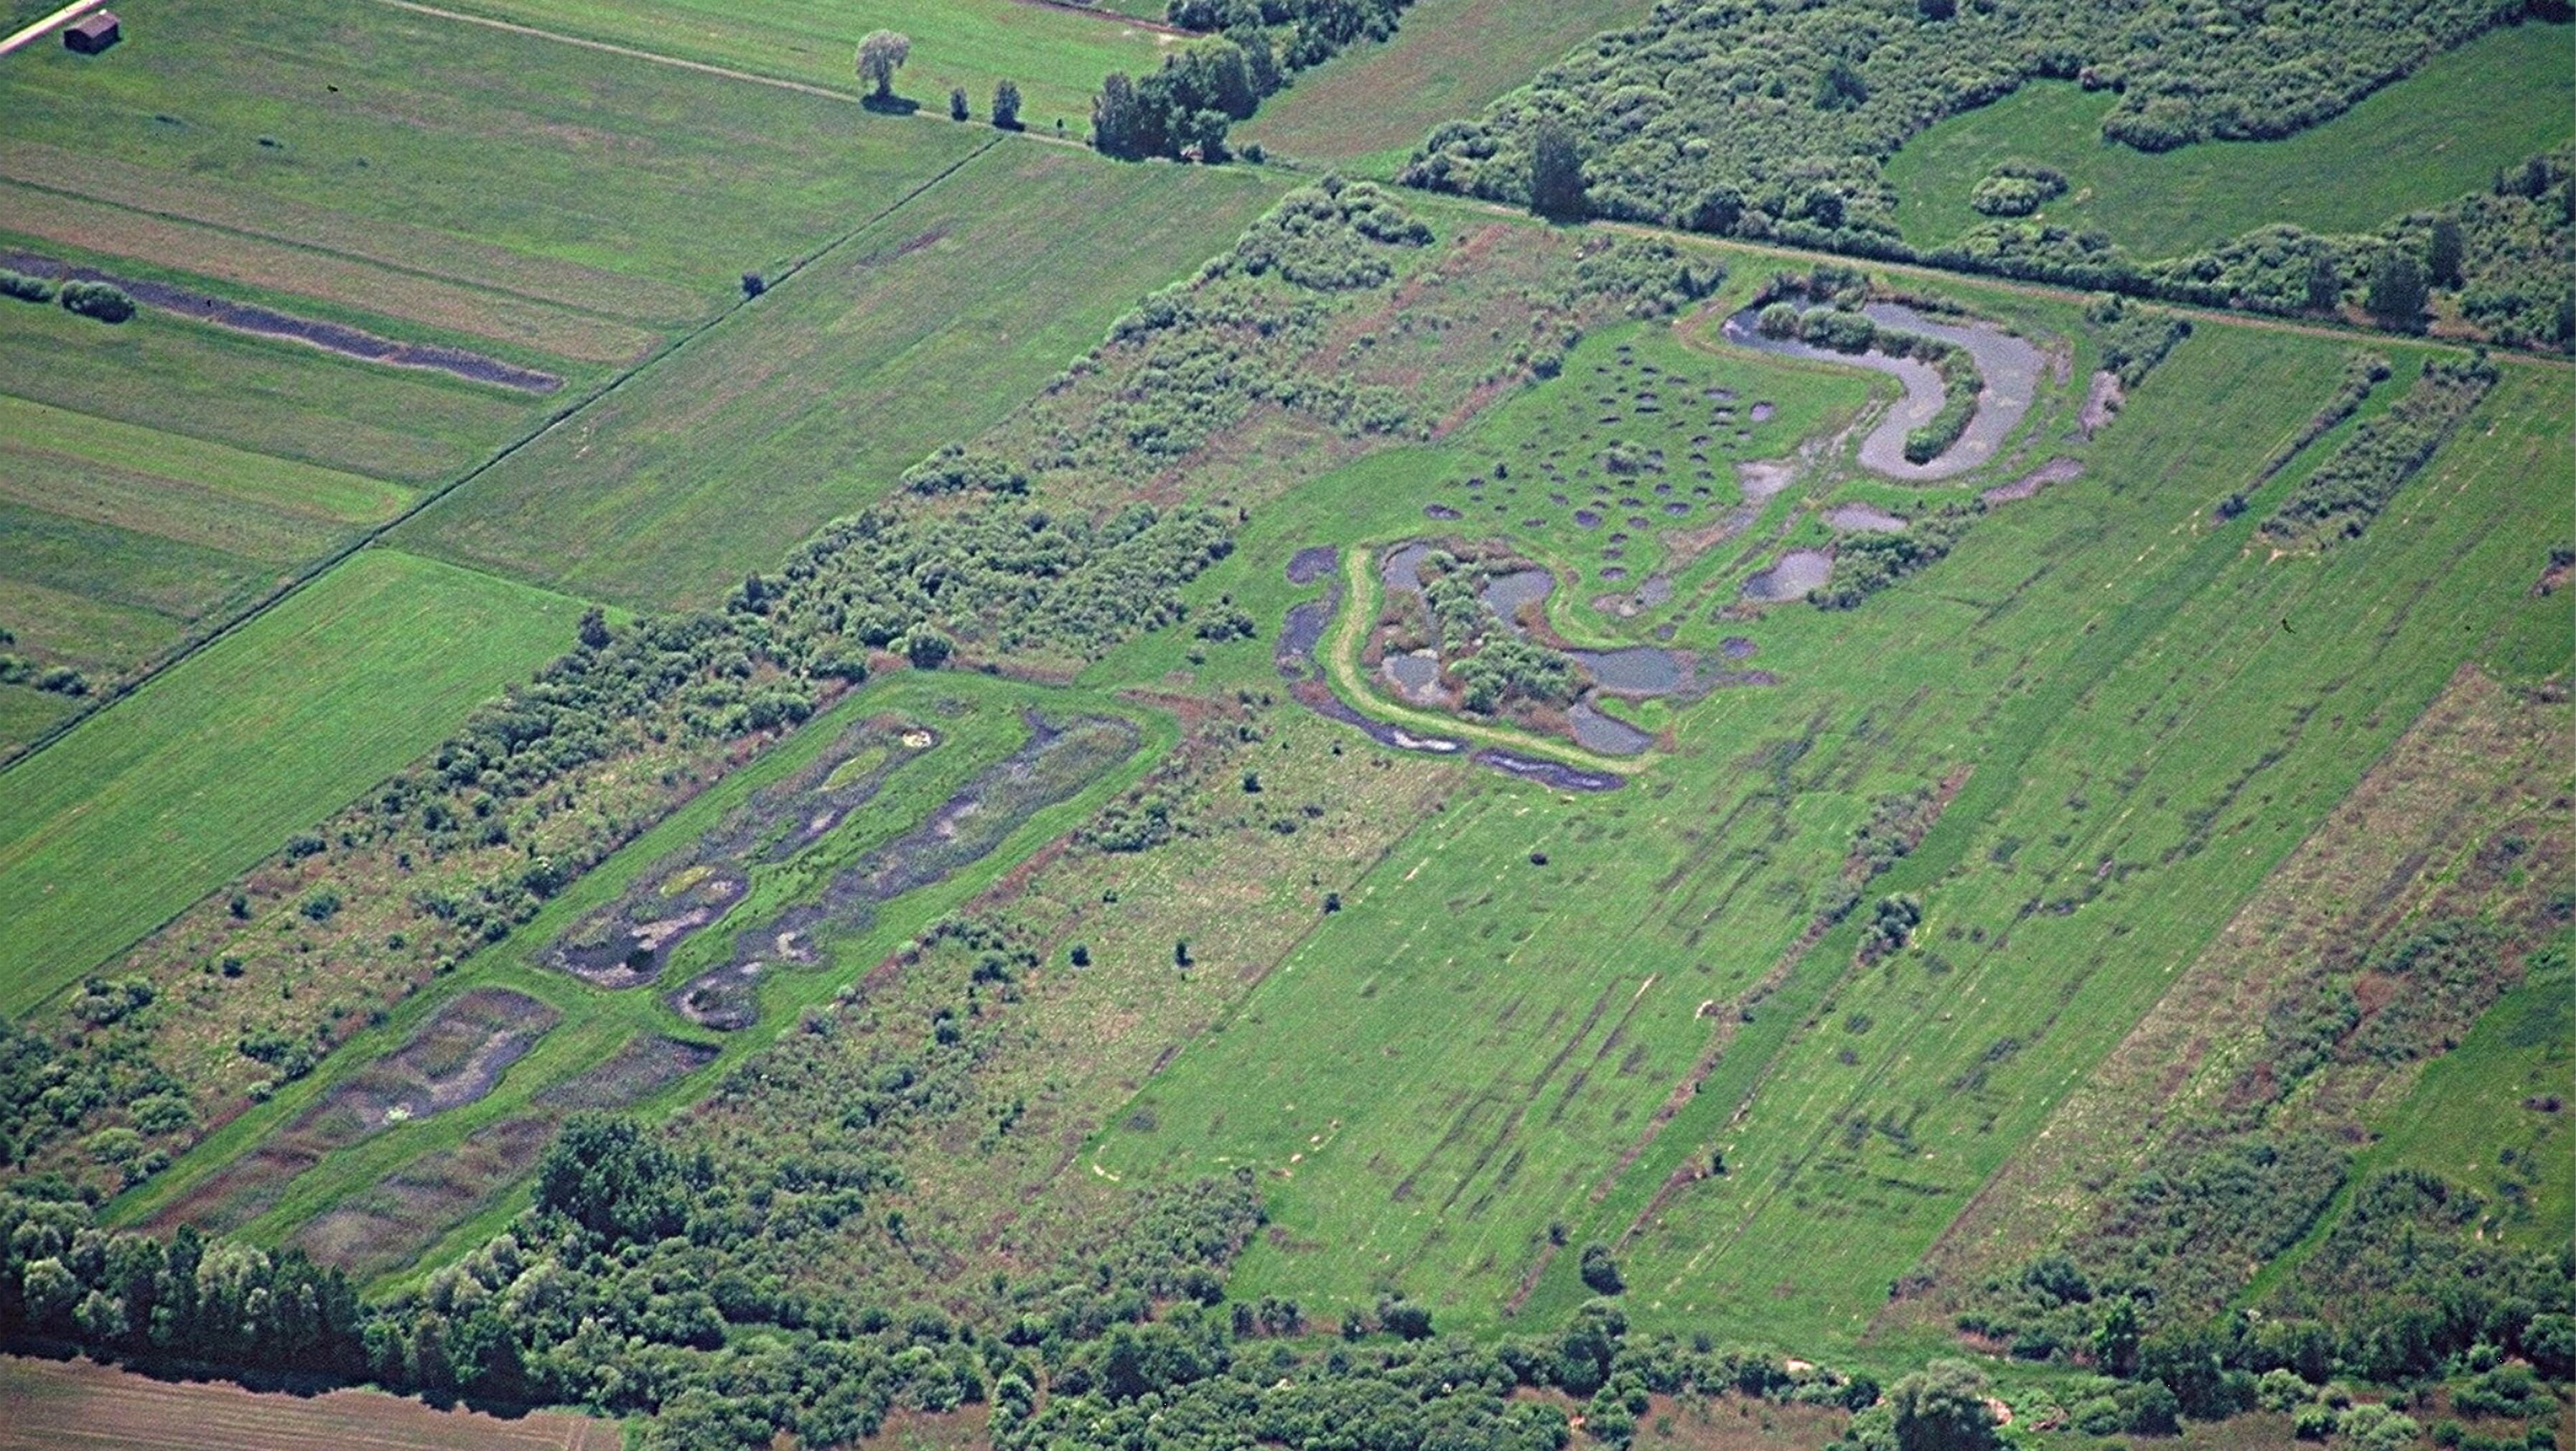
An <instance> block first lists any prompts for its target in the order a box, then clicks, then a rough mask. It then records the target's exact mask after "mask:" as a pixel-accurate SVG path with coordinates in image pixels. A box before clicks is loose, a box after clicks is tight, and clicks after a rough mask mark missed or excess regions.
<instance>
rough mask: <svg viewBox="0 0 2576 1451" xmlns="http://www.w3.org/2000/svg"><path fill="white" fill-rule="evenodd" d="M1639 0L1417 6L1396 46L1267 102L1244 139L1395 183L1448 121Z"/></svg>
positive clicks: (1519, 81) (1425, 1) (1632, 9)
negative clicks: (1419, 147) (1411, 156)
mask: <svg viewBox="0 0 2576 1451" xmlns="http://www.w3.org/2000/svg"><path fill="white" fill-rule="evenodd" d="M1647 8H1648V7H1646V6H1644V5H1640V4H1638V3H1637V0H1576V3H1573V4H1551V3H1546V0H1536V3H1533V0H1421V3H1419V4H1416V5H1413V6H1410V7H1408V8H1407V9H1406V10H1405V12H1404V21H1403V24H1402V25H1401V26H1400V27H1399V28H1398V29H1397V31H1396V33H1395V36H1394V38H1393V39H1391V40H1388V41H1385V42H1383V43H1379V44H1362V45H1358V46H1354V47H1352V48H1351V49H1350V50H1348V51H1345V52H1344V53H1342V54H1341V55H1339V56H1337V57H1335V58H1334V60H1333V63H1332V64H1330V65H1328V66H1325V67H1324V68H1323V69H1321V70H1318V71H1314V72H1311V73H1309V74H1307V75H1303V76H1300V77H1298V78H1297V82H1296V84H1295V85H1293V86H1291V87H1289V88H1288V90H1287V91H1285V92H1283V93H1282V94H1280V95H1277V96H1274V97H1272V98H1271V99H1270V100H1268V101H1267V102H1264V103H1263V105H1262V107H1261V112H1260V114H1259V115H1258V116H1255V117H1254V118H1253V119H1252V121H1251V122H1249V123H1247V124H1246V125H1245V126H1244V127H1243V129H1242V132H1241V136H1242V139H1243V140H1244V141H1248V142H1256V141H1257V142H1259V143H1260V144H1261V145H1262V146H1263V147H1265V148H1267V149H1268V150H1269V151H1271V152H1272V153H1274V154H1276V155H1278V156H1281V157H1286V158H1291V159H1294V160H1298V161H1312V162H1323V163H1330V164H1332V165H1335V166H1337V167H1339V168H1341V169H1342V170H1343V171H1344V172H1346V173H1348V174H1351V175H1355V176H1392V175H1394V173H1395V170H1396V168H1397V167H1399V166H1401V165H1403V163H1404V158H1405V156H1406V155H1407V154H1408V153H1410V152H1411V151H1412V149H1413V147H1414V145H1415V143H1417V142H1419V141H1421V140H1422V138H1423V137H1424V136H1425V135H1427V134H1429V133H1430V131H1431V130H1432V129H1433V128H1434V127H1437V126H1438V125H1439V124H1440V123H1441V122H1443V121H1453V120H1458V119H1460V118H1463V117H1468V116H1473V115H1476V114H1477V113H1479V112H1481V111H1483V110H1484V109H1485V107H1486V105H1487V104H1488V103H1490V102H1492V101H1493V100H1494V99H1495V98H1496V97H1499V96H1501V95H1504V94H1505V93H1507V92H1510V91H1513V90H1517V89H1519V88H1520V87H1522V86H1525V85H1527V84H1529V79H1530V77H1531V76H1533V75H1535V74H1537V73H1538V72H1539V71H1541V70H1544V69H1546V68H1547V67H1548V66H1550V65H1552V64H1554V63H1555V62H1556V61H1557V60H1558V59H1559V58H1560V57H1562V56H1564V54H1565V53H1566V52H1567V51H1570V50H1573V49H1575V48H1576V47H1578V46H1580V45H1582V44H1583V43H1584V42H1586V41H1588V40H1590V39H1591V38H1592V37H1593V36H1594V35H1595V34H1597V33H1599V32H1601V31H1604V30H1615V29H1618V28H1619V27H1621V26H1623V25H1626V24H1628V23H1630V22H1631V21H1634V20H1637V19H1640V18H1642V17H1643V16H1644V14H1645V12H1646V10H1647Z"/></svg>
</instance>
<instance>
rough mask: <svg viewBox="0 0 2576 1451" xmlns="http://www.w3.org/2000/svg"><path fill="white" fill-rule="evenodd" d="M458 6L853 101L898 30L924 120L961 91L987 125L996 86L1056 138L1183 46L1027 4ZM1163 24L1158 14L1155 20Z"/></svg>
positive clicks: (785, 1) (917, 0) (591, 2)
mask: <svg viewBox="0 0 2576 1451" xmlns="http://www.w3.org/2000/svg"><path fill="white" fill-rule="evenodd" d="M454 8H456V9H459V10H466V11H473V12H476V13H479V14H487V15H493V16H498V17H501V18H504V19H508V20H512V21H517V22H520V23H522V24H526V25H532V26H537V27H541V28H543V29H546V30H552V31H560V32H562V33H564V34H568V35H579V36H583V37H585V38H588V39H593V40H603V41H609V42H613V43H616V44H620V45H629V46H634V47H636V48H638V49H642V50H649V51H652V52H655V53H657V54H664V55H671V56H677V57H681V58H684V59H688V60H694V61H700V62H705V63H711V64H715V65H721V66H730V67H735V68H738V69H741V70H746V71H753V72H757V73H759V74H762V75H771V76H779V77H782V78H785V79H789V80H795V81H799V82H802V83H804V84H807V85H814V86H824V87H829V88H831V89H834V90H839V91H844V92H847V93H849V94H850V95H851V96H853V97H855V96H857V95H859V94H861V92H862V91H863V89H864V87H863V86H862V85H861V83H860V82H859V79H858V77H857V75H856V74H855V66H854V63H853V62H854V57H855V52H856V50H857V47H858V41H859V37H860V36H862V35H865V34H867V33H868V32H870V31H872V30H879V29H885V30H893V31H897V32H900V33H901V34H903V35H905V36H907V37H909V38H910V39H911V41H912V56H911V59H909V60H908V61H906V62H905V63H904V67H903V69H902V71H901V72H900V73H898V75H897V76H896V78H895V93H896V94H897V95H898V96H902V97H904V98H906V99H908V100H911V101H914V102H916V103H918V104H919V105H920V106H921V108H922V110H923V112H924V113H926V114H933V115H938V116H941V117H945V116H946V115H947V114H948V89H949V87H951V86H963V87H965V88H966V94H967V97H968V99H969V101H970V102H971V103H972V104H973V106H974V110H975V114H976V116H977V117H979V118H981V117H983V116H985V115H987V114H988V112H989V108H990V106H991V105H992V100H993V86H994V84H995V83H996V82H998V81H1003V80H1010V81H1013V82H1016V83H1017V84H1018V85H1019V88H1020V97H1021V112H1020V115H1021V119H1022V121H1023V122H1024V123H1025V124H1027V125H1028V126H1029V127H1030V128H1031V129H1045V130H1049V131H1052V130H1053V129H1054V128H1055V124H1056V123H1057V122H1058V121H1062V122H1063V123H1064V129H1065V130H1066V132H1067V133H1069V134H1071V135H1073V136H1075V137H1077V138H1078V137H1080V136H1082V135H1083V134H1084V133H1085V131H1086V130H1087V129H1088V127H1089V126H1090V124H1091V96H1092V93H1093V92H1094V91H1097V90H1099V89H1100V78H1101V77H1102V76H1104V75H1107V74H1108V73H1109V72H1111V71H1125V72H1127V73H1128V74H1130V75H1138V74H1142V73H1143V72H1145V71H1149V70H1152V69H1153V68H1154V67H1155V66H1157V65H1159V64H1161V63H1162V62H1161V59H1160V57H1161V54H1162V52H1163V50H1164V48H1165V47H1167V46H1169V45H1172V44H1176V43H1178V41H1177V38H1176V37H1173V36H1170V35H1168V34H1165V33H1164V32H1163V31H1162V30H1161V28H1160V27H1159V25H1156V24H1147V25H1138V24H1135V23H1132V21H1131V20H1130V19H1129V18H1128V17H1126V16H1123V15H1117V14H1102V15H1082V14H1077V13H1074V12H1072V11H1069V10H1063V9H1056V8H1053V7H1049V6H1043V5H1033V4H1027V3H1023V0H878V3H876V4H873V5H870V6H866V7H862V8H860V9H856V10H853V9H850V8H848V7H846V6H837V5H832V4H829V3H825V0H758V3H756V4H751V5H742V4H726V3H724V0H677V3H669V0H665V3H658V4H645V3H642V0H575V3H571V4H562V3H538V0H466V3H463V4H459V5H457V6H455V7H454ZM1161 18H1162V12H1161V10H1160V8H1159V7H1157V8H1156V9H1155V10H1154V12H1153V15H1152V16H1151V19H1152V20H1153V21H1157V22H1159V21H1160V20H1161Z"/></svg>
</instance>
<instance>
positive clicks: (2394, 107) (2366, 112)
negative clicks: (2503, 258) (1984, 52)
mask: <svg viewBox="0 0 2576 1451" xmlns="http://www.w3.org/2000/svg"><path fill="white" fill-rule="evenodd" d="M2571 77H2576V31H2571V29H2570V27H2568V26H2565V25H2546V24H2541V23H2538V22H2532V23H2528V24H2523V25H2517V26H2512V27H2509V28H2507V29H2503V30H2498V31H2495V32H2493V33H2491V34H2489V35H2486V36H2484V37H2482V38H2480V39H2478V40H2475V41H2472V42H2470V43H2469V44H2467V45H2465V46H2462V47H2461V48H2459V49H2458V50H2456V51H2453V52H2451V53H2449V54H2447V55H2443V56H2439V57H2437V58H2435V59H2434V60H2432V61H2431V62H2429V63H2427V64H2426V65H2425V66H2424V67H2423V69H2421V70H2419V71H2417V72H2416V73H2415V74H2414V75H2412V76H2409V77H2407V78H2406V79H2405V80H2402V81H2399V82H2398V83H2397V84H2395V85H2392V86H2389V87H2386V88H2385V89H2383V90H2381V91H2379V92H2377V93H2376V94H2374V95H2371V96H2369V97H2367V98H2365V99H2364V100H2362V101H2361V102H2360V103H2359V104H2357V105H2355V106H2354V107H2353V108H2352V109H2351V110H2349V111H2346V112H2345V113H2344V114H2342V115H2341V116H2338V117H2336V118H2335V119H2334V120H2332V121H2329V122H2327V123H2325V124H2324V125H2322V126H2318V127H2315V128H2314V129H2311V130H2308V131H2303V132H2301V133H2299V134H2298V135H2296V136H2292V137H2289V138H2286V139H2284V140H2280V141H2265V142H2210V143H2206V144H2203V145H2199V146H2186V147H2183V148H2182V149H2180V150H2177V151H2168V152H2165V153H2163V154H2161V155H2149V154H2147V153H2145V152H2140V151H2133V150H2130V149H2129V148H2127V147H2123V146H2114V145H2110V144H2108V143H2106V142H2104V141H2103V140H2102V139H2101V134H2100V126H2101V120H2102V115H2103V113H2104V112H2105V111H2107V110H2109V109H2110V107H2111V104H2112V102H2113V101H2114V100H2115V99H2117V98H2116V97H2114V96H2113V95H2112V94H2111V93H2109V92H2107V91H2105V92H2099V93H2094V94H2087V93H2086V92H2084V91H2083V90H2081V89H2079V88H2078V87H2076V86H2075V85H2074V84H2073V83H2071V82H2040V83H2035V84H2031V85H2026V86H2024V87H2022V88H2021V89H2020V90H2019V91H2016V92H2014V93H2013V94H2012V95H2010V96H2008V97H2006V98H2004V99H2003V100H2001V101H1998V102H1996V103H1995V104H1993V105H1991V106H1986V107H1983V108H1981V109H1979V110H1975V111H1971V112H1969V113H1968V114H1966V115H1964V116H1959V117H1955V118H1953V119H1951V120H1948V121H1944V122H1942V123H1941V124H1940V125H1938V126H1935V127H1933V128H1932V129H1931V130H1929V131H1927V132H1925V133H1923V134H1922V135H1920V136H1917V137H1915V138H1914V139H1913V140H1912V141H1909V142H1907V143H1906V145H1905V147H1904V149H1903V150H1901V151H1899V152H1897V153H1896V155H1895V157H1894V158H1893V159H1891V160H1890V161H1889V162H1888V163H1887V178H1888V180H1889V182H1891V183H1892V184H1893V185H1894V186H1895V188H1896V193H1897V196H1898V197H1899V198H1900V201H1899V205H1898V207H1897V213H1896V218H1897V224H1898V225H1899V226H1900V227H1901V228H1902V229H1903V230H1904V233H1905V239H1906V240H1907V241H1909V242H1912V243H1914V244H1915V245H1916V246H1931V245H1934V244H1937V243H1940V242H1944V241H1947V240H1949V239H1950V238H1952V237H1955V236H1957V235H1959V234H1960V233H1961V232H1964V231H1966V230H1967V229H1968V228H1970V227H1972V226H1975V225H1976V224H1978V223H1980V222H1982V221H1984V220H1985V218H1983V217H1980V216H1979V215H1978V214H1977V213H1976V212H1975V211H1974V210H1973V209H1971V208H1970V207H1969V205H1968V192H1969V189H1970V188H1971V187H1973V186H1975V185H1976V183H1977V180H1978V178H1980V177H1982V176H1984V175H1985V174H1986V172H1987V171H1988V170H1989V169H1990V168H1992V167H1993V166H1995V165H1996V164H1997V163H1998V162H2001V161H2004V160H2006V159H2020V160H2026V161H2036V162H2040V163H2042V164H2044V165H2048V166H2053V167H2056V168H2057V169H2058V170H2060V171H2062V172H2064V173H2065V174H2066V178H2067V182H2068V191H2067V194H2066V195H2065V196H2063V197H2061V198H2059V199H2058V200H2056V201H2054V202H2052V203H2050V204H2049V205H2048V206H2047V207H2046V208H2045V209H2044V211H2043V212H2042V213H2041V215H2042V216H2043V217H2044V218H2045V219H2046V220H2048V221H2050V222H2053V223H2055V224H2057V225H2059V226H2064V227H2072V228H2077V229H2080V230H2089V231H2096V232H2100V233H2102V234H2103V235H2105V236H2107V237H2109V238H2110V239H2111V240H2113V241H2114V242H2117V243H2119V244H2120V245H2122V246H2124V247H2127V248H2128V249H2129V250H2130V251H2132V252H2134V253H2136V254H2138V255H2139V256H2142V257H2164V256H2172V255H2175V254H2178V253H2182V252H2187V251H2190V250H2192V249H2193V248H2196V247H2199V246H2202V245H2205V244H2208V243H2214V242H2218V241H2222V240H2224V239H2226V238H2229V237H2233V236H2236V235H2238V234H2240V233H2243V232H2246V231H2249V230H2251V229H2253V228H2255V227H2259V226H2263V225H2266V224H2268V223H2273V222H2290V223H2294V224H2296V225H2298V226H2301V227H2305V228H2307V229H2308V230H2310V231H2316V232H2355V231H2367V230H2369V229H2371V228H2374V227H2377V226H2379V225H2381V224H2382V223H2385V222H2387V221H2389V220H2391V219H2392V218H2394V217H2396V216H2398V215H2399V214H2400V213H2403V212H2406V211H2409V210H2412V209H2414V208H2417V207H2429V206H2434V205H2437V204H2439V203H2442V202H2446V201H2449V200H2451V199H2452V198H2453V197H2456V196H2458V195H2460V194H2461V193H2463V192H2470V191H2479V190H2483V189H2484V188H2485V187H2486V186H2487V184H2488V183H2489V181H2491V180H2492V179H2493V177H2494V175H2495V172H2496V170H2497V169H2498V168H2500V167H2511V166H2518V165H2520V164H2521V162H2522V160H2523V158H2524V157H2527V156H2530V155H2532V154H2534V153H2535V152H2540V151H2546V150H2548V149H2549V148H2551V147H2553V146H2556V145H2558V144H2560V143H2561V142H2564V141H2566V140H2567V139H2568V136H2569V134H2570V127H2569V121H2568V116H2569V108H2570V106H2571V104H2576V79H2571Z"/></svg>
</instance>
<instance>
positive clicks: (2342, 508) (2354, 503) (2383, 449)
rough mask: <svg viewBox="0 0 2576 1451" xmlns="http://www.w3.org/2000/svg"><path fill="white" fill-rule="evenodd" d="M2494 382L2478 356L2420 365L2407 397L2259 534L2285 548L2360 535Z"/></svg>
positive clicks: (2366, 426)
mask: <svg viewBox="0 0 2576 1451" xmlns="http://www.w3.org/2000/svg"><path fill="white" fill-rule="evenodd" d="M2495 381H2496V370H2495V364H2493V363H2491V362H2489V361H2487V359H2486V358H2485V357H2484V356H2483V355H2480V356H2476V357H2470V358H2435V359H2430V360H2427V361H2426V362H2425V364H2424V371H2423V374H2422V375H2421V376H2420V377H2418V378H2417V379H2416V381H2415V386H2414V387H2412V388H2409V389H2408V390H2407V392H2406V396H2405V397H2403V398H2400V399H2399V400H2397V402H2396V404H2395V405H2394V406H2392V407H2391V408H2390V409H2389V410H2388V411H2387V412H2386V413H2384V414H2382V415H2380V416H2379V417H2377V418H2373V419H2371V420H2369V421H2368V422H2365V423H2363V424H2362V425H2361V426H2360V427H2359V428H2357V429H2355V430H2354V431H2353V435H2352V437H2351V438H2349V439H2347V440H2345V441H2344V444H2343V447H2341V448H2339V449H2337V450H2335V452H2334V455H2333V457H2331V458H2328V459H2327V460H2326V461H2325V462H2324V463H2322V464H2320V465H2318V466H2317V470H2316V472H2314V473H2312V474H2310V475H2308V477H2306V478H2305V479H2302V480H2300V481H2299V485H2298V487H2297V488H2296V489H2294V490H2292V491H2291V493H2290V497H2289V498H2287V499H2285V500H2283V501H2282V504H2281V507H2280V508H2279V509H2278V510H2277V511H2276V512H2274V514H2273V515H2272V517H2271V518H2269V519H2266V520H2264V521H2263V532H2264V533H2265V534H2266V535H2269V536H2270V537H2271V538H2273V539H2275V540H2277V541H2279V542H2281V543H2284V544H2294V543H2299V542H2303V541H2310V540H2313V541H2315V542H2317V543H2320V544H2324V543H2331V542H2333V541H2334V540H2336V539H2350V538H2357V537H2359V536H2360V534H2361V532H2362V530H2363V529H2365V528H2367V527H2369V524H2370V521H2371V520H2372V519H2373V518H2375V517H2377V516H2378V514H2379V511H2380V510H2381V509H2384V508H2386V507H2387V506H2388V501H2389V500H2390V499H2391V498H2393V497H2395V496H2396V493H2397V491H2398V489H2400V488H2402V487H2404V485H2405V483H2406V481H2407V480H2408V479H2410V478H2412V477H2414V475H2415V471H2416V470H2417V469H2420V468H2422V467H2423V466H2424V464H2425V461H2426V460H2428V459H2430V458H2432V456H2433V453H2434V451H2435V450H2436V449H2439V448H2440V447H2441V446H2442V443H2443V440H2445V439H2447V438H2449V437H2450V436H2451V432H2452V430H2453V429H2456V428H2458V427H2459V426H2460V422H2461V420H2463V419H2465V418H2467V417H2468V415H2469V410H2471V409H2473V408H2475V407H2477V405H2478V400H2479V399H2481V398H2484V397H2485V396H2486V394H2487V390H2488V389H2489V388H2491V387H2493V386H2495Z"/></svg>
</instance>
